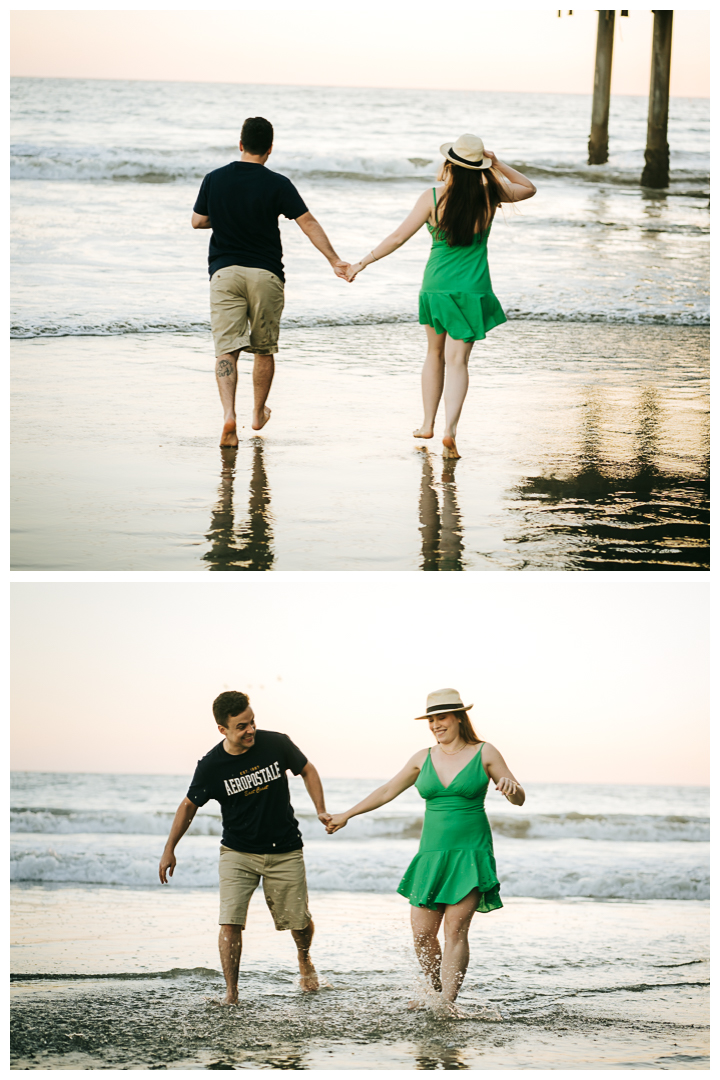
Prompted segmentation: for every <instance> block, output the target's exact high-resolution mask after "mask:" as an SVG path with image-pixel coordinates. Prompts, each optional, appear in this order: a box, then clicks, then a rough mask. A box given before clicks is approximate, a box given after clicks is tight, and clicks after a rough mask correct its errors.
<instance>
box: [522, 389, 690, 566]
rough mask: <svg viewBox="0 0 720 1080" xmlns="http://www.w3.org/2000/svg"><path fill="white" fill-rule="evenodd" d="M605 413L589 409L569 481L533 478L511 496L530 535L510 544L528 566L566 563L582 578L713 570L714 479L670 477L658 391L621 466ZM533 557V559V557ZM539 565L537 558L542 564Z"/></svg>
mask: <svg viewBox="0 0 720 1080" xmlns="http://www.w3.org/2000/svg"><path fill="white" fill-rule="evenodd" d="M600 411H601V410H600V406H599V404H598V402H597V401H596V400H593V398H592V396H591V397H590V398H589V399H588V401H587V402H586V410H585V428H584V431H583V446H582V450H581V453H580V456H579V460H578V462H577V465H576V467H575V468H571V469H570V470H569V471H565V470H563V475H561V476H557V475H554V474H550V475H545V476H528V477H526V478H525V479H524V480H523V481H522V482H521V483H520V484H519V485H518V486H517V487H516V488H515V490H514V492H513V495H514V496H515V498H516V499H517V501H518V503H519V504H520V507H518V506H517V504H516V505H515V507H514V508H515V509H518V508H521V509H522V510H523V513H524V517H525V528H524V529H523V530H522V531H521V532H520V533H518V534H516V535H515V536H513V537H512V539H513V540H514V541H515V542H516V543H517V544H519V545H522V548H521V550H522V551H523V554H524V556H525V558H526V560H527V562H526V565H530V564H532V565H537V564H538V562H539V563H540V565H542V564H545V563H547V568H548V569H552V568H557V566H555V567H553V566H551V565H550V563H557V561H558V559H560V560H563V559H564V560H566V561H567V563H568V564H570V565H568V566H567V567H566V568H567V569H578V570H583V569H584V570H709V569H710V478H709V473H708V471H707V467H706V466H707V463H706V462H704V463H703V465H704V466H705V473H704V475H700V476H698V475H697V472H698V470H697V469H695V470H691V471H689V473H688V474H687V475H682V474H680V473H669V472H668V471H667V470H665V469H660V468H659V467H658V465H657V464H656V462H657V460H658V458H659V457H660V456H661V453H662V447H660V446H659V430H660V424H661V419H662V417H661V410H660V407H659V405H658V400H657V395H656V392H655V390H654V388H652V387H649V388H647V389H646V390H645V391H644V393H643V395H642V397H641V400H640V405H639V416H638V424H637V428H636V431H635V450H634V453H633V456H632V458H631V459H630V460H629V461H627V462H626V463H623V464H621V465H619V464H618V462H617V460H614V461H608V460H605V459H604V457H603V451H602V433H601V424H600V419H601V418H600ZM533 552H534V557H533ZM538 557H539V558H538Z"/></svg>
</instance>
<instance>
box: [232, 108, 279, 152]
mask: <svg viewBox="0 0 720 1080" xmlns="http://www.w3.org/2000/svg"><path fill="white" fill-rule="evenodd" d="M240 142H241V143H242V144H243V150H247V152H248V154H257V156H258V157H261V156H262V155H263V154H267V152H268V150H269V149H270V147H271V146H272V144H273V126H272V124H271V123H270V121H269V120H265V119H264V117H262V116H248V118H247V120H246V121H245V123H244V124H243V126H242V131H241V132H240Z"/></svg>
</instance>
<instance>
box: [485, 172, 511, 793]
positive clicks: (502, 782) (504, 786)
mask: <svg viewBox="0 0 720 1080" xmlns="http://www.w3.org/2000/svg"><path fill="white" fill-rule="evenodd" d="M485 153H487V151H485ZM517 789H518V784H517V783H516V782H515V781H514V780H511V779H510V778H509V777H507V776H501V777H500V779H499V780H498V782H497V784H496V785H495V790H496V791H499V792H500V794H501V795H504V796H505V797H506V798H507V797H508V795H515V794H516V792H517Z"/></svg>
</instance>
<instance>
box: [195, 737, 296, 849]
mask: <svg viewBox="0 0 720 1080" xmlns="http://www.w3.org/2000/svg"><path fill="white" fill-rule="evenodd" d="M224 741H225V740H223V742H224ZM306 765H307V758H306V757H305V755H304V754H303V752H302V750H299V749H298V748H297V746H296V745H295V743H294V742H292V740H291V739H288V737H287V735H282V734H281V733H280V732H279V731H258V732H257V733H256V735H255V743H254V745H253V746H252V747H251V748H250V749H249V750H246V751H245V753H244V754H228V752H227V750H225V748H224V747H223V744H222V742H219V743H218V744H217V746H213V748H212V750H211V751H210V753H209V754H206V755H205V757H203V758H200V760H199V761H198V763H197V768H196V769H195V775H194V776H193V778H192V781H191V783H190V787H189V788H188V793H187V797H188V799H189V800H190V802H193V803H195V805H196V806H204V805H205V803H206V802H208V801H209V800H210V799H216V800H217V801H218V802H219V803H220V809H221V810H222V821H223V835H222V843H223V844H224V845H225V847H229V848H233V849H234V850H235V851H249V852H251V853H252V854H254V855H276V854H278V853H280V852H283V851H297V850H298V849H299V848H301V847H302V846H303V842H302V836H301V835H300V829H299V828H298V823H297V821H296V820H295V815H294V813H293V808H292V806H291V805H290V789H289V787H288V782H287V776H286V775H285V770H286V769H291V770H292V772H293V773H294V774H295V775H296V776H297V774H298V773H299V772H301V771H302V770H303V769H304V768H305V766H306Z"/></svg>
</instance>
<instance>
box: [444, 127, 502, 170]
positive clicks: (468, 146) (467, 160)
mask: <svg viewBox="0 0 720 1080" xmlns="http://www.w3.org/2000/svg"><path fill="white" fill-rule="evenodd" d="M440 153H441V154H442V156H443V157H444V158H447V160H448V161H449V162H450V163H451V164H452V165H461V166H462V167H463V169H489V168H490V166H491V165H492V158H489V157H485V145H484V143H483V141H482V139H481V138H479V137H478V136H477V135H461V136H460V138H459V139H456V140H455V142H446V143H443V144H442V146H441V147H440Z"/></svg>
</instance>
